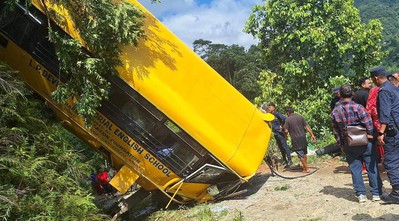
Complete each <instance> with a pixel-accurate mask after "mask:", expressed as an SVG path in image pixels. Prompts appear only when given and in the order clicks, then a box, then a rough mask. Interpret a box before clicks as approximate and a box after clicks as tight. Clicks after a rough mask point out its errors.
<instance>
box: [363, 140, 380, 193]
mask: <svg viewBox="0 0 399 221" xmlns="http://www.w3.org/2000/svg"><path fill="white" fill-rule="evenodd" d="M376 155H377V154H376V151H375V148H374V144H373V143H371V142H369V143H368V145H367V149H366V151H365V152H364V154H363V160H364V163H365V165H366V170H367V176H368V178H369V186H370V192H371V194H372V195H373V196H380V195H382V183H381V178H380V173H379V172H378V166H377V156H376Z"/></svg>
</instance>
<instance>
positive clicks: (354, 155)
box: [344, 147, 366, 196]
mask: <svg viewBox="0 0 399 221" xmlns="http://www.w3.org/2000/svg"><path fill="white" fill-rule="evenodd" d="M356 148H358V147H356ZM356 148H351V149H349V148H345V149H344V151H345V154H346V161H347V162H348V164H349V169H350V171H351V175H352V183H353V188H354V189H355V192H356V196H360V195H366V187H365V186H364V182H363V177H362V160H361V159H360V157H359V153H358V152H359V151H364V149H363V150H356Z"/></svg>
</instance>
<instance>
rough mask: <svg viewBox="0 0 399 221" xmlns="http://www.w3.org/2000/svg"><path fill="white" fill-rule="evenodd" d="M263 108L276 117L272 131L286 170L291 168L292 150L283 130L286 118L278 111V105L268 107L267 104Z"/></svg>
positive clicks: (272, 104) (270, 104)
mask: <svg viewBox="0 0 399 221" xmlns="http://www.w3.org/2000/svg"><path fill="white" fill-rule="evenodd" d="M262 108H263V109H265V110H266V109H267V112H269V113H271V114H273V115H274V120H273V121H272V131H273V134H274V138H275V139H276V143H277V146H278V148H279V149H280V152H281V156H282V158H283V161H284V162H283V164H284V168H289V167H290V166H291V165H292V160H291V150H290V148H289V147H288V144H287V140H286V139H285V136H284V131H283V130H282V128H283V125H284V123H285V119H286V117H285V116H284V115H283V114H281V113H279V112H277V111H276V105H275V104H274V103H269V104H268V105H267V106H266V104H263V106H262Z"/></svg>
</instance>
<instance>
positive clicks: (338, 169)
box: [334, 166, 351, 174]
mask: <svg viewBox="0 0 399 221" xmlns="http://www.w3.org/2000/svg"><path fill="white" fill-rule="evenodd" d="M334 173H341V174H350V173H351V171H350V170H349V167H348V166H338V167H335V169H334Z"/></svg>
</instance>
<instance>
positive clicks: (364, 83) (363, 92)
mask: <svg viewBox="0 0 399 221" xmlns="http://www.w3.org/2000/svg"><path fill="white" fill-rule="evenodd" d="M358 85H359V87H360V89H359V90H357V91H356V92H355V94H354V95H353V101H354V102H355V103H356V104H360V105H362V106H363V107H364V108H366V104H367V99H368V97H369V92H370V89H371V81H370V78H367V77H364V78H361V79H360V80H359V84H358Z"/></svg>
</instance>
